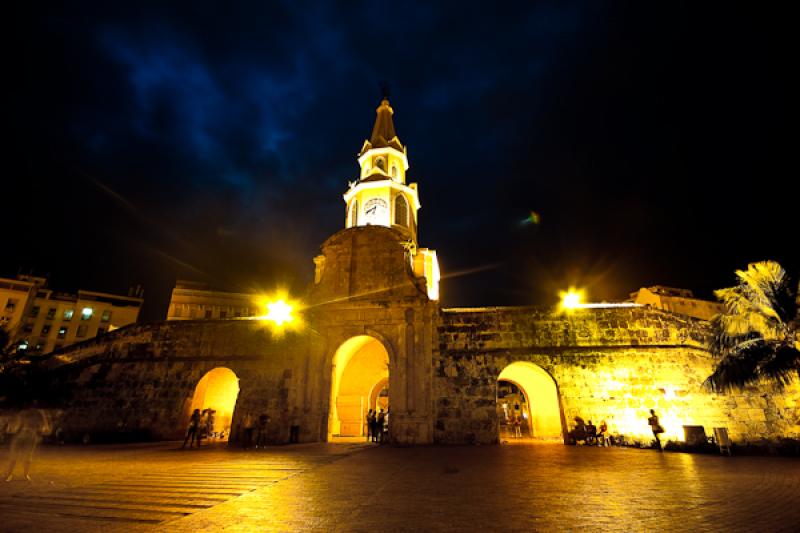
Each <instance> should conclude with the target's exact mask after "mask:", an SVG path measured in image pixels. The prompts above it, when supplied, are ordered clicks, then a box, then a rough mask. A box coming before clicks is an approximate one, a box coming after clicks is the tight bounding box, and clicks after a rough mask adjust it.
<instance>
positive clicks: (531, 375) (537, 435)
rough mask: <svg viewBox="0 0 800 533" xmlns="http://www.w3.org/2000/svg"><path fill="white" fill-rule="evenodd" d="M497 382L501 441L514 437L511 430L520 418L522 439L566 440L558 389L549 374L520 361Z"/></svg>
mask: <svg viewBox="0 0 800 533" xmlns="http://www.w3.org/2000/svg"><path fill="white" fill-rule="evenodd" d="M497 381H498V394H497V406H498V409H497V411H498V412H497V415H498V419H499V422H500V432H501V435H500V436H501V438H503V439H505V438H507V437H509V438H514V431H513V429H512V428H513V426H514V418H517V419H518V420H519V422H518V423H519V425H520V426H521V434H522V435H521V436H522V438H528V439H536V440H549V441H560V440H563V437H564V429H563V425H562V423H561V419H562V417H561V406H560V402H559V400H558V390H557V388H556V383H555V381H554V380H553V378H552V377H551V376H550V374H548V373H547V372H546V371H545V370H544V369H543V368H542V367H540V366H538V365H535V364H533V363H529V362H527V361H517V362H514V363H511V364H510V365H508V366H507V367H505V368H504V369H503V371H502V372H500V375H499V376H498V378H497ZM504 384H508V385H507V386H503V385H504Z"/></svg>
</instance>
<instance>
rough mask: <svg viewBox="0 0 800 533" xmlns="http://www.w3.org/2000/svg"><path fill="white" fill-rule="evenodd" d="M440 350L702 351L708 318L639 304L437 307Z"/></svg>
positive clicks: (704, 344) (450, 352) (707, 337)
mask: <svg viewBox="0 0 800 533" xmlns="http://www.w3.org/2000/svg"><path fill="white" fill-rule="evenodd" d="M438 329H439V342H440V351H442V352H443V353H447V354H453V353H458V352H473V351H476V350H477V351H481V352H491V351H503V350H512V351H513V350H518V349H519V350H521V349H531V348H536V349H540V350H542V351H549V352H554V351H555V352H557V351H561V350H564V349H579V350H580V349H589V348H601V347H602V348H608V349H614V348H621V347H692V348H697V349H699V350H707V346H708V342H709V340H710V338H711V330H710V325H709V323H708V322H706V321H703V320H699V319H695V318H691V317H684V316H680V315H675V314H673V313H669V312H665V311H660V310H656V309H650V308H646V307H641V308H638V307H637V308H627V307H626V308H589V309H576V310H574V311H572V312H570V313H559V312H554V311H551V310H547V309H542V308H537V307H487V308H466V309H458V308H456V309H452V308H450V309H442V310H441V313H440V323H439V328H438Z"/></svg>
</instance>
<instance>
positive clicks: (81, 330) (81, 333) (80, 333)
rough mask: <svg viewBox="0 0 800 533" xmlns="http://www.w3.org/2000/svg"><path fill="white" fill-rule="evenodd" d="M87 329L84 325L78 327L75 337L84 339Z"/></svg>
mask: <svg viewBox="0 0 800 533" xmlns="http://www.w3.org/2000/svg"><path fill="white" fill-rule="evenodd" d="M88 329H89V326H87V325H86V324H83V325H81V326H78V331H76V332H75V336H76V337H85V336H86V331H87V330H88Z"/></svg>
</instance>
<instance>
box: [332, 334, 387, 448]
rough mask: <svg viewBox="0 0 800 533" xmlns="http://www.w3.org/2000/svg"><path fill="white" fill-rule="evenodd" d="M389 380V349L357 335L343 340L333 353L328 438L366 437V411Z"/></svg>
mask: <svg viewBox="0 0 800 533" xmlns="http://www.w3.org/2000/svg"><path fill="white" fill-rule="evenodd" d="M388 380H389V352H388V351H387V350H386V348H385V347H384V345H383V344H382V343H381V342H380V341H379V340H378V339H376V338H374V337H371V336H369V335H359V336H356V337H352V338H350V339H348V340H347V341H345V342H344V343H342V345H341V346H340V347H339V349H338V350H336V354H335V355H334V356H333V368H332V379H331V399H330V411H329V420H328V440H332V439H334V438H335V437H365V436H366V429H365V427H366V414H367V411H368V410H369V409H370V408H372V409H374V407H371V405H372V404H377V402H378V400H379V395H380V393H381V391H382V390H384V389H385V388H386V387H388ZM385 398H386V400H385V403H386V406H387V407H388V397H385Z"/></svg>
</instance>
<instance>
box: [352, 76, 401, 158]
mask: <svg viewBox="0 0 800 533" xmlns="http://www.w3.org/2000/svg"><path fill="white" fill-rule="evenodd" d="M387 94H388V90H384V96H383V100H381V105H379V106H378V108H377V109H376V110H375V114H376V116H375V125H374V126H373V127H372V135H371V136H370V138H369V143H364V147H363V148H362V150H361V153H362V154H363V153H364V152H366V151H367V150H370V149H372V148H387V147H391V148H394V149H395V150H399V151H400V152H403V151H404V148H403V143H401V142H400V139H399V138H398V137H397V133H396V132H395V130H394V120H393V119H392V115H394V109H392V106H391V105H389V98H388V97H387Z"/></svg>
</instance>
